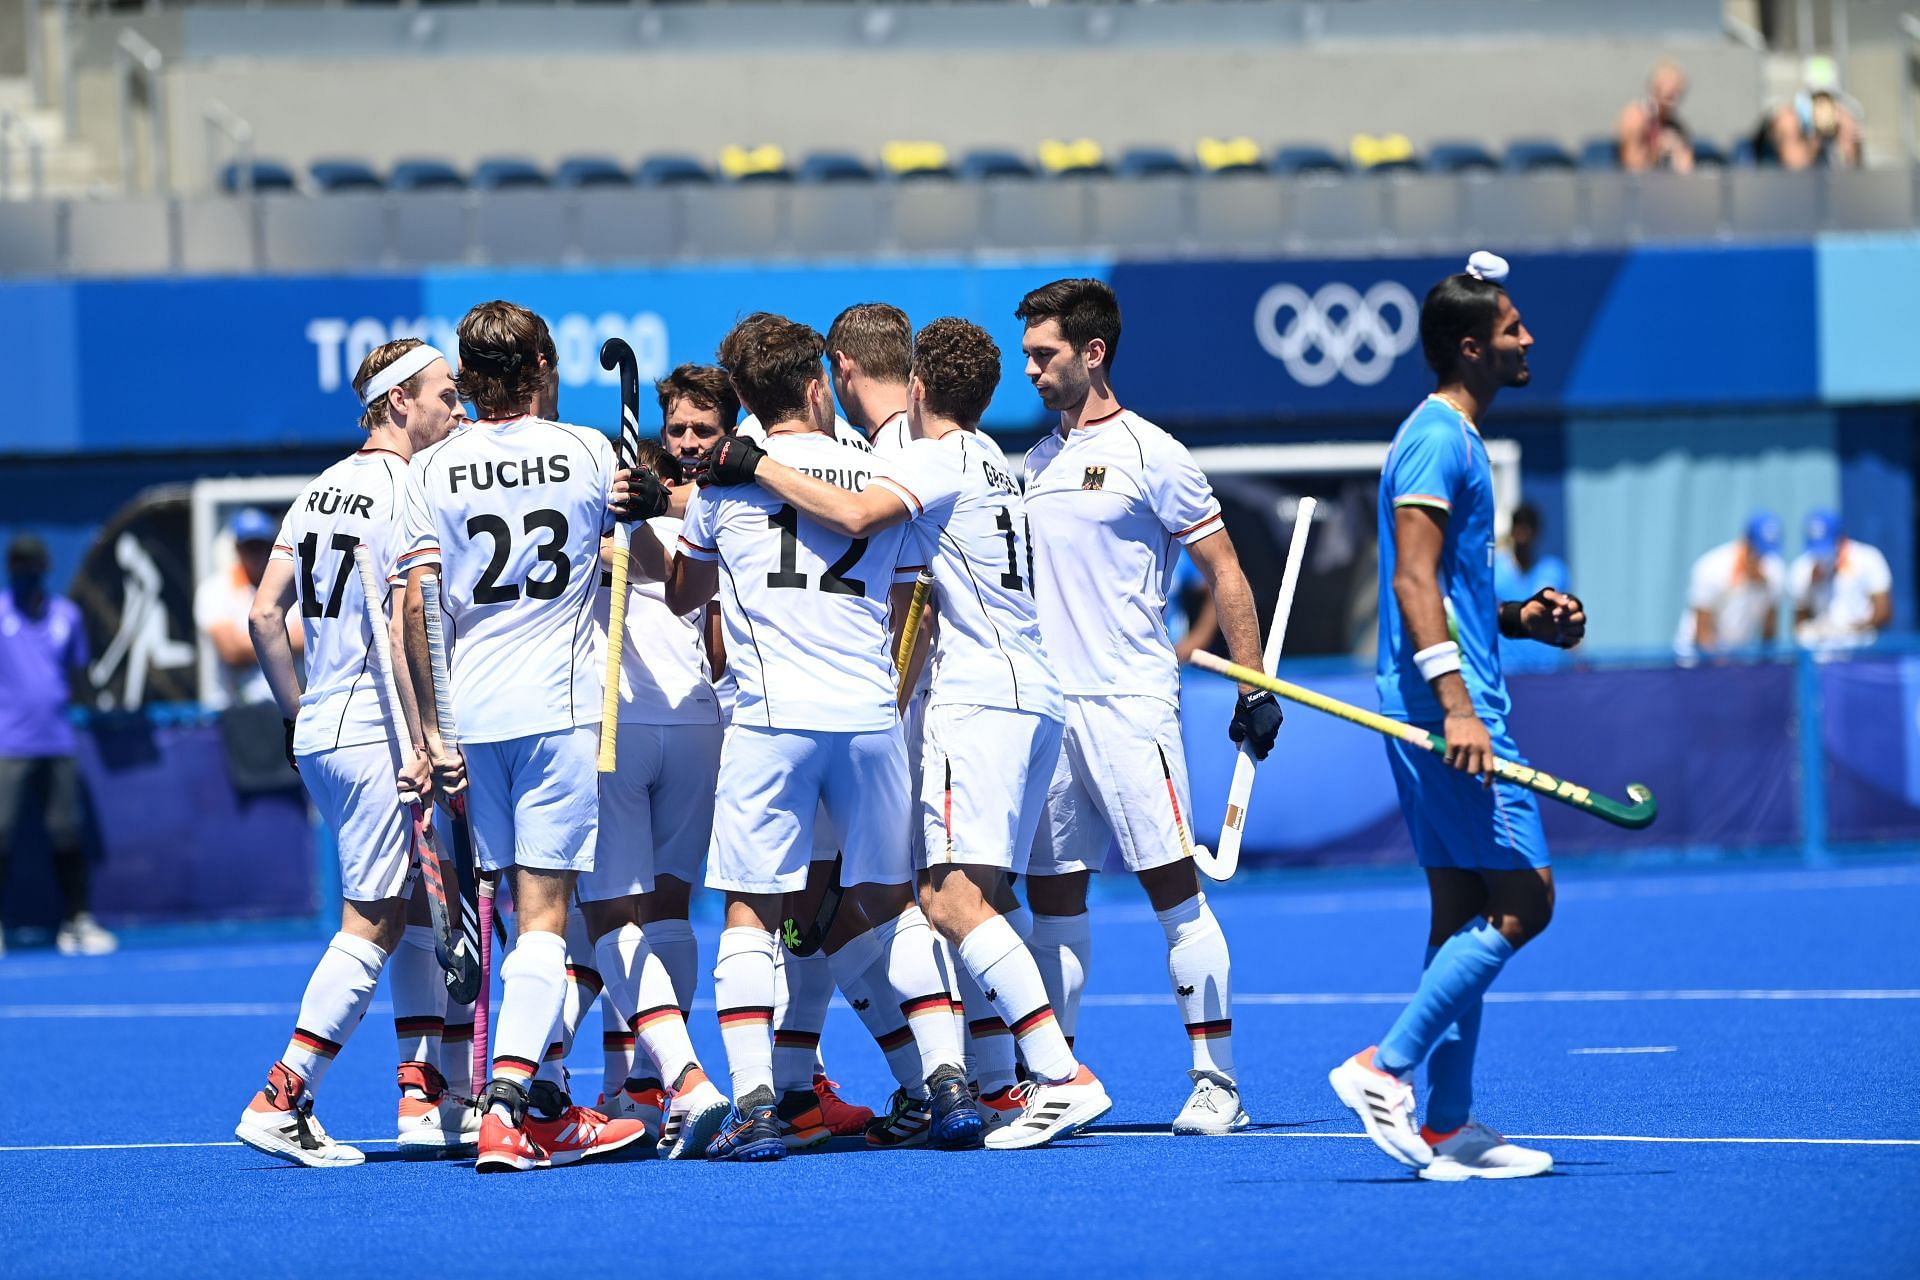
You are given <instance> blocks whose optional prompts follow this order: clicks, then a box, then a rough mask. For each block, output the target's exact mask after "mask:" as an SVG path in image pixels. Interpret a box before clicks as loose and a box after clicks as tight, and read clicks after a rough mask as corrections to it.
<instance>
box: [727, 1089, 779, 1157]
mask: <svg viewBox="0 0 1920 1280" xmlns="http://www.w3.org/2000/svg"><path fill="white" fill-rule="evenodd" d="M786 1154H787V1144H786V1142H785V1141H784V1140H783V1139H782V1138H781V1136H780V1117H779V1115H778V1114H777V1113H776V1112H775V1111H774V1107H773V1092H772V1091H771V1090H768V1089H755V1090H754V1091H753V1092H752V1093H750V1094H748V1095H747V1096H746V1097H744V1098H742V1099H741V1100H740V1101H738V1102H736V1103H734V1104H733V1114H732V1115H729V1116H728V1117H727V1122H726V1123H725V1124H723V1125H722V1126H721V1127H720V1132H719V1133H718V1134H717V1135H715V1137H714V1139H713V1145H712V1146H710V1147H708V1148H707V1156H708V1158H709V1159H712V1160H742V1161H747V1162H754V1161H759V1160H778V1159H780V1158H781V1157H782V1156H784V1155H786Z"/></svg>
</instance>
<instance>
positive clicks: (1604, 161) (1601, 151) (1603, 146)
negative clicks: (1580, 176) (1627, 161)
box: [1580, 138, 1620, 169]
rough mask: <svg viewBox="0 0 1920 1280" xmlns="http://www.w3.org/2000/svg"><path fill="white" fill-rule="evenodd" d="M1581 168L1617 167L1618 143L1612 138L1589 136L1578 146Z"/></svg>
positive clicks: (1618, 162) (1618, 165)
mask: <svg viewBox="0 0 1920 1280" xmlns="http://www.w3.org/2000/svg"><path fill="white" fill-rule="evenodd" d="M1580 167H1581V168H1582V169H1618V168H1619V167H1620V144H1619V143H1618V142H1615V141H1614V140H1613V139H1612V138H1590V139H1588V140H1587V142H1586V143H1584V144H1583V145H1582V146H1581V148H1580Z"/></svg>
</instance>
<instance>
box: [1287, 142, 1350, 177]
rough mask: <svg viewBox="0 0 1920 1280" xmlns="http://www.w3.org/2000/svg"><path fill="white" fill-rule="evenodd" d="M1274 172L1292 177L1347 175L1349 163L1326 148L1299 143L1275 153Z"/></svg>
mask: <svg viewBox="0 0 1920 1280" xmlns="http://www.w3.org/2000/svg"><path fill="white" fill-rule="evenodd" d="M1273 171H1274V172H1275V173H1285V174H1292V175H1299V174H1306V173H1345V172H1346V171H1347V162H1346V161H1345V160H1342V159H1341V158H1340V157H1339V156H1337V155H1335V154H1334V153H1333V152H1332V151H1329V150H1328V149H1327V148H1325V147H1320V146H1313V145H1311V144H1306V143H1298V144H1291V145H1288V146H1284V147H1281V148H1280V149H1279V150H1277V151H1275V152H1274V153H1273Z"/></svg>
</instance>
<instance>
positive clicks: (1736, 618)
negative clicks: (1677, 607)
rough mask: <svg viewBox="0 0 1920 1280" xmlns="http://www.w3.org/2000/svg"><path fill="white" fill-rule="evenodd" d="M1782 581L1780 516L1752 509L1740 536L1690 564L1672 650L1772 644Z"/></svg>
mask: <svg viewBox="0 0 1920 1280" xmlns="http://www.w3.org/2000/svg"><path fill="white" fill-rule="evenodd" d="M1786 580H1787V566H1786V562H1785V561H1783V560H1781V558H1780V517H1779V516H1776V515H1774V514H1773V512H1771V511H1756V512H1754V513H1753V515H1752V516H1750V517H1748V519H1747V532H1746V536H1744V537H1742V538H1738V539H1735V540H1734V541H1732V542H1724V543H1721V544H1720V545H1719V546H1717V547H1715V548H1714V549H1713V550H1711V551H1709V552H1707V553H1706V554H1705V555H1703V556H1701V557H1700V558H1699V559H1698V560H1696V561H1694V562H1693V573H1692V576H1691V577H1690V578H1689V580H1688V587H1687V608H1686V612H1685V613H1683V614H1682V615H1681V617H1680V629H1679V631H1678V633H1677V634H1675V636H1674V638H1673V647H1674V651H1675V652H1677V653H1678V654H1680V656H1681V657H1683V658H1684V657H1692V656H1694V655H1695V654H1700V653H1721V652H1725V651H1726V650H1728V649H1744V648H1749V647H1751V646H1753V645H1766V644H1772V643H1773V640H1774V637H1775V635H1776V634H1778V632H1779V628H1780V597H1781V594H1782V592H1783V591H1784V589H1785V586H1786Z"/></svg>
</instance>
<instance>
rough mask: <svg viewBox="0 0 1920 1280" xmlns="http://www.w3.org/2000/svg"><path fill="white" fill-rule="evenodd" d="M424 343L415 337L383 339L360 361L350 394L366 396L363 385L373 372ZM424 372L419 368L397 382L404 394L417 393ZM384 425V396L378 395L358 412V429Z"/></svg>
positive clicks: (385, 399) (385, 405)
mask: <svg viewBox="0 0 1920 1280" xmlns="http://www.w3.org/2000/svg"><path fill="white" fill-rule="evenodd" d="M425 345H426V343H424V342H422V341H421V340H420V339H418V338H398V339H395V340H394V341H392V342H383V343H381V344H380V345H379V346H377V347H375V348H374V349H373V350H371V351H369V352H367V358H366V359H364V360H362V361H361V362H360V372H358V373H356V374H354V375H353V394H354V395H356V396H358V397H360V398H361V399H363V400H364V399H365V398H366V395H367V384H368V383H369V382H372V381H373V375H374V374H376V373H379V372H380V371H381V370H382V369H384V368H386V367H387V366H388V365H390V364H392V363H393V362H394V361H395V360H398V359H399V358H400V357H401V356H403V355H405V354H407V352H409V351H411V350H413V349H414V348H415V347H423V346H425ZM426 374H427V371H426V370H425V369H422V370H421V371H420V372H419V373H416V374H414V375H413V376H412V377H411V378H408V379H407V380H406V381H405V382H403V383H401V384H400V385H401V387H403V388H405V390H406V393H407V394H408V395H410V396H412V395H418V394H420V379H422V378H424V377H425V376H426ZM386 425H387V398H386V397H385V396H381V397H380V398H379V399H378V400H376V401H374V402H373V403H372V404H370V405H368V406H366V407H365V408H364V409H362V410H361V411H360V429H361V430H362V431H371V430H373V429H374V428H375V427H384V426H386Z"/></svg>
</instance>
